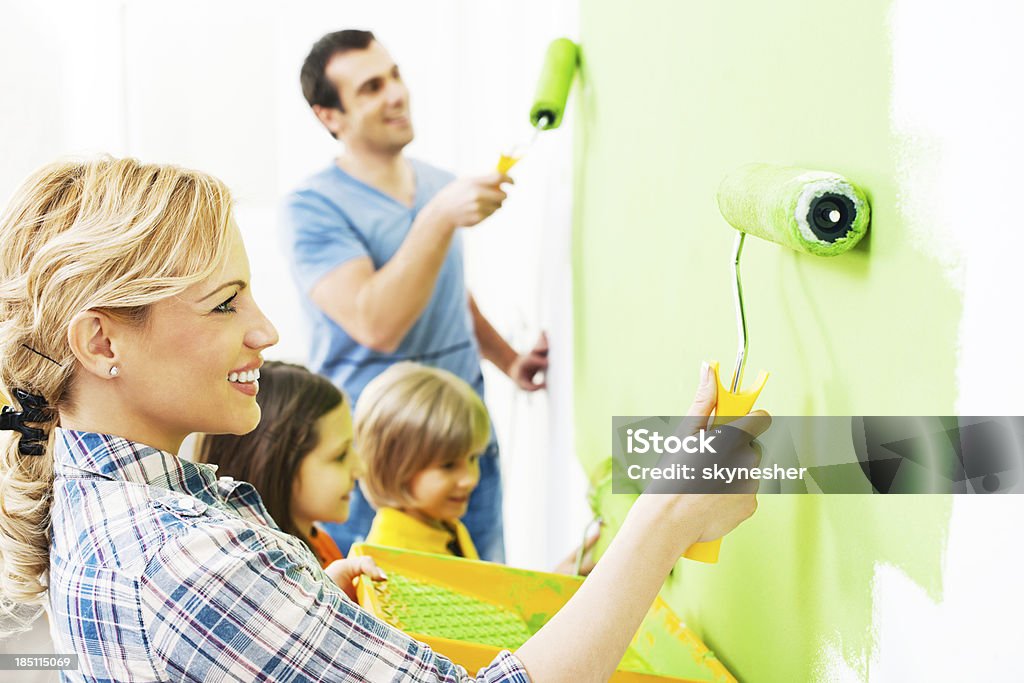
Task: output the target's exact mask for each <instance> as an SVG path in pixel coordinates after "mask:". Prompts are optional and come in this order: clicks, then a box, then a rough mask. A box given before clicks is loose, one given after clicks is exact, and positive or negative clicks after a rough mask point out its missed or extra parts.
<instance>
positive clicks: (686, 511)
mask: <svg viewBox="0 0 1024 683" xmlns="http://www.w3.org/2000/svg"><path fill="white" fill-rule="evenodd" d="M717 398H718V387H717V383H716V382H715V381H714V373H712V372H711V369H710V368H709V367H708V366H707V364H705V365H704V367H703V369H702V376H701V384H700V386H699V387H698V389H697V394H696V396H695V397H694V399H693V403H692V404H691V405H690V409H689V410H688V411H687V415H689V416H690V418H691V419H690V420H689V421H688V422H687V423H686V425H685V426H684V428H683V429H682V430H681V432H680V433H679V435H680V436H683V432H685V435H687V436H689V435H690V434H697V433H698V432H699V431H700V430H701V429H704V428H706V427H707V425H708V423H709V421H710V420H709V418H710V417H711V414H712V412H714V409H715V402H716V399H717ZM770 425H771V418H770V417H769V416H768V413H766V412H764V411H763V410H757V411H754V412H752V413H749V414H748V415H745V416H743V417H741V418H739V419H736V420H734V421H732V422H730V423H729V424H728V426H726V427H724V428H722V431H723V433H722V434H720V435H718V441H716V443H715V445H716V446H717V451H718V452H717V454H716V455H715V458H716V460H717V461H718V462H719V463H728V464H729V465H739V466H743V467H756V466H757V463H758V460H759V455H758V452H757V450H756V449H755V447H754V446H753V445H752V443H751V442H752V441H753V440H754V439H755V438H757V436H758V435H759V434H761V433H763V432H764V431H765V430H766V429H768V427H769V426H770ZM701 457H703V456H701ZM758 483H759V482H758V481H756V480H751V479H743V480H741V481H738V482H734V483H732V484H730V485H729V487H728V493H697V492H695V493H680V489H679V483H678V482H674V483H669V482H655V484H654V485H653V486H650V487H648V489H647V492H646V493H645V494H644V495H642V496H640V499H639V500H637V502H636V504H635V505H634V506H633V508H634V511H635V512H636V514H637V515H639V516H640V517H641V518H642V519H644V520H645V521H644V522H642V523H643V524H645V525H649V526H650V528H651V529H652V530H656V529H661V530H665V529H666V526H673V527H676V528H678V529H681V530H684V531H685V532H686V533H683V534H681V535H678V536H673V538H672V540H671V541H670V542H676V541H678V543H679V544H681V547H680V548H679V549H678V550H679V554H682V553H683V552H685V551H686V549H687V548H688V547H689V546H690V545H691V544H692V543H696V542H706V541H713V540H715V539H716V538H721V537H722V536H724V535H725V534H727V533H729V532H730V531H732V530H733V529H734V528H736V526H738V525H739V524H740V523H741V522H742V521H743V520H745V519H747V518H748V517H750V516H751V515H752V514H754V510H756V509H757V499H756V497H755V495H754V494H755V492H756V491H757V485H758ZM705 490H706V489H705ZM631 514H633V511H631ZM652 537H657V534H656V533H655V534H652Z"/></svg>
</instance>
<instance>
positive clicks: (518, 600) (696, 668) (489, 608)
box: [350, 543, 736, 683]
mask: <svg viewBox="0 0 1024 683" xmlns="http://www.w3.org/2000/svg"><path fill="white" fill-rule="evenodd" d="M362 555H368V556H370V557H372V558H373V559H374V561H375V562H376V563H377V565H378V566H379V567H380V568H381V569H383V570H384V571H385V572H386V573H387V575H388V580H387V581H383V582H374V581H367V580H360V581H359V582H358V586H357V593H358V597H359V604H360V605H361V606H362V607H363V608H364V609H366V610H367V611H369V612H371V613H373V614H374V615H376V616H377V617H378V618H380V619H383V620H384V621H387V622H388V623H390V624H392V625H393V626H396V627H398V628H401V629H402V630H404V631H406V632H407V633H408V634H409V635H411V636H412V637H413V638H416V639H417V640H419V641H422V642H424V643H426V644H427V645H430V646H431V647H432V648H433V649H434V650H435V651H436V652H439V653H441V654H443V655H445V656H446V657H448V658H449V659H451V660H452V661H454V662H455V663H457V664H461V665H462V666H464V667H465V668H466V670H467V671H469V672H471V673H474V672H476V671H478V670H479V669H480V668H481V667H484V666H487V665H488V664H490V663H491V662H492V661H493V660H494V658H495V657H496V656H497V655H498V652H500V651H501V650H503V649H508V650H512V651H515V650H516V649H517V648H518V647H519V646H520V645H522V644H523V642H525V640H526V639H527V638H529V637H530V636H531V635H532V634H534V633H536V632H537V631H538V630H539V629H540V627H541V626H543V625H544V624H545V623H546V622H547V620H548V619H550V618H551V617H552V616H553V615H554V614H555V612H557V611H558V610H559V609H560V608H561V607H562V605H564V604H565V603H566V602H567V601H568V600H569V598H570V597H572V595H573V593H575V592H576V590H577V589H578V588H579V587H580V585H581V584H582V583H583V579H582V578H579V577H575V576H566V575H563V574H549V573H547V572H537V571H531V570H527V569H516V568H514V567H508V566H505V565H502V564H494V563H491V562H478V561H474V560H465V559H462V558H458V557H451V556H448V555H432V554H429V553H420V552H414V551H411V550H399V549H396V548H385V547H382V546H374V545H368V544H365V543H359V544H356V545H354V546H352V550H351V553H350V556H352V557H358V556H362ZM611 680H612V681H614V682H615V683H655V682H656V681H676V682H679V681H713V682H714V683H735V681H736V679H735V678H733V677H732V675H730V674H729V672H728V671H727V670H726V669H725V667H724V666H723V665H722V663H721V662H719V661H718V659H717V658H716V657H715V656H714V654H713V653H712V652H711V651H710V650H708V648H707V647H706V646H705V645H704V643H702V642H701V640H700V639H699V638H698V637H697V635H696V634H695V633H694V632H693V631H691V630H690V629H688V628H687V627H686V626H685V625H684V624H683V623H682V622H681V621H680V620H679V618H678V617H677V616H676V615H675V613H674V612H672V609H671V608H670V607H669V606H668V604H667V603H666V602H665V601H664V600H662V599H661V598H660V597H659V598H658V599H657V600H656V602H655V603H654V605H653V606H652V607H651V610H650V612H648V614H647V617H646V618H645V619H644V622H643V624H641V626H640V629H639V630H638V631H637V633H636V635H635V636H634V637H633V641H632V643H631V644H630V647H629V650H627V652H626V656H625V657H623V659H622V662H621V663H620V664H619V668H618V670H617V671H616V673H615V675H613V676H612V678H611Z"/></svg>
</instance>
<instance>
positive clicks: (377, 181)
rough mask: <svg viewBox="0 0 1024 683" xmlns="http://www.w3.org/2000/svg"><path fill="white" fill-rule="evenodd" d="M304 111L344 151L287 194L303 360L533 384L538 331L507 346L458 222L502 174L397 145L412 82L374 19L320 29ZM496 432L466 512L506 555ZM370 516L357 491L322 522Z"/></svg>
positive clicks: (497, 556) (353, 525)
mask: <svg viewBox="0 0 1024 683" xmlns="http://www.w3.org/2000/svg"><path fill="white" fill-rule="evenodd" d="M300 80H301V83H302V92H303V95H304V96H305V98H306V101H307V102H308V103H309V105H310V107H311V108H312V109H313V113H314V114H316V117H317V118H318V119H319V120H320V122H321V123H322V124H323V125H324V127H325V128H327V130H328V131H329V132H330V133H331V135H332V136H333V137H334V138H335V139H337V140H340V141H341V142H342V143H344V152H343V153H342V154H341V156H339V157H338V158H337V159H335V160H334V162H333V163H331V165H330V166H328V167H327V168H325V169H323V170H322V171H320V172H319V173H316V174H315V175H313V176H312V177H310V178H308V179H307V180H306V181H305V182H304V183H303V184H302V185H301V186H300V187H299V188H298V189H296V190H295V191H294V192H293V193H292V194H291V195H289V196H288V199H287V201H286V205H285V212H284V235H285V245H286V248H287V250H288V253H289V255H290V258H291V265H292V273H293V276H294V278H295V280H296V282H297V283H298V286H299V289H300V291H301V292H302V296H303V308H304V310H305V314H306V317H307V319H308V320H309V321H310V323H311V327H312V339H313V342H312V350H311V354H310V366H311V368H312V369H313V370H314V371H316V372H319V373H321V374H323V375H325V376H327V377H330V378H331V379H332V380H333V381H334V382H335V383H336V384H338V385H340V386H341V387H342V388H344V389H345V391H346V392H347V393H348V394H349V396H350V397H351V398H352V400H353V401H357V400H358V398H359V394H360V393H361V392H362V390H363V387H365V386H366V384H367V383H368V382H369V381H370V380H371V379H373V378H374V377H376V376H377V375H378V374H380V372H381V371H383V370H384V368H386V367H388V365H390V364H392V363H396V362H398V361H401V360H414V361H418V362H421V363H426V364H429V365H433V366H437V367H440V368H444V369H446V370H449V371H451V372H453V373H455V374H456V375H458V376H459V377H461V378H462V379H464V380H466V381H467V382H469V383H470V384H471V385H472V386H473V387H474V388H475V389H476V391H477V392H478V393H479V394H480V395H481V397H482V396H483V393H484V383H483V375H482V374H481V372H480V357H481V356H483V357H484V358H486V359H487V360H489V361H491V362H492V363H494V364H495V365H496V366H497V367H499V368H500V369H501V370H503V371H504V372H505V374H507V375H508V376H509V377H510V378H512V380H513V381H515V382H516V384H517V385H518V386H520V387H522V388H523V389H525V390H527V391H536V390H537V389H541V388H543V386H544V384H543V381H542V380H541V378H540V377H539V373H542V372H543V371H544V370H546V369H547V340H546V338H545V337H544V335H541V338H540V339H539V340H538V342H537V344H536V346H535V347H534V348H533V349H532V350H531V351H530V352H528V353H525V354H518V353H516V352H515V351H514V350H513V349H512V348H511V347H510V346H509V345H508V343H506V342H505V340H504V339H503V338H502V337H501V335H500V334H498V332H497V331H496V330H495V329H494V328H493V327H492V326H491V324H490V323H489V322H487V319H486V318H484V316H483V315H482V314H481V313H480V310H479V309H478V308H477V306H476V303H475V302H474V301H473V297H472V296H471V295H470V294H469V292H468V291H467V290H466V286H465V282H464V277H463V265H462V241H461V238H460V236H459V233H458V228H460V227H470V226H473V225H476V224H477V223H479V222H480V221H482V220H484V219H485V218H487V217H488V216H490V215H491V214H492V213H494V212H495V211H497V210H498V208H499V207H500V206H501V203H502V201H504V199H505V192H504V191H503V190H502V189H501V185H502V184H503V183H506V182H511V179H510V178H508V177H507V176H505V175H503V174H500V173H496V172H495V173H490V174H488V175H485V176H481V177H475V178H460V179H455V178H454V177H453V176H452V175H451V174H450V173H448V172H446V171H442V170H440V169H438V168H434V167H433V166H430V165H429V164H425V163H423V162H421V161H417V160H415V159H410V158H408V157H406V156H405V155H404V154H403V150H404V148H405V146H406V145H408V144H409V143H410V142H412V139H413V128H412V122H411V119H410V112H409V91H408V89H407V88H406V86H405V84H404V83H403V82H402V79H401V76H400V74H399V70H398V67H397V66H396V65H395V63H394V60H393V59H392V58H391V56H390V55H389V54H388V52H387V50H385V49H384V47H383V46H382V45H381V44H380V43H378V42H377V41H376V39H375V38H374V36H373V34H372V33H370V32H369V31H353V30H348V31H338V32H335V33H329V34H327V35H326V36H324V37H323V38H321V39H320V40H319V41H317V43H316V44H315V45H313V48H312V50H311V51H310V53H309V55H308V56H307V57H306V61H305V62H304V63H303V65H302V72H301V77H300ZM497 458H498V445H497V442H496V440H495V437H494V433H493V431H492V433H491V443H490V444H489V445H488V448H487V451H486V453H485V454H484V456H483V457H481V459H480V483H479V485H478V486H477V488H476V490H475V491H474V492H473V495H472V496H471V498H470V502H469V511H468V512H467V514H466V517H465V518H464V519H463V521H464V523H465V524H466V527H467V528H468V529H469V532H470V534H471V536H472V537H473V542H474V544H475V545H476V546H477V549H478V551H479V553H480V556H481V557H482V558H483V559H485V560H491V561H499V562H500V561H502V560H503V559H504V537H503V533H502V518H501V475H500V471H499V467H498V461H497ZM372 519H373V510H372V509H371V508H370V506H369V505H368V503H367V502H366V500H365V498H364V497H363V496H362V494H361V492H359V490H358V489H357V490H356V491H355V492H354V493H353V498H352V503H351V514H350V517H349V521H348V522H346V523H345V524H344V525H328V528H329V529H330V531H331V534H332V536H334V537H335V540H337V541H338V545H339V546H340V547H341V549H342V552H344V553H346V554H347V553H348V547H349V545H350V544H351V543H352V542H354V541H356V540H358V539H360V538H362V537H364V536H365V535H366V533H367V532H368V531H369V528H370V522H371V521H372Z"/></svg>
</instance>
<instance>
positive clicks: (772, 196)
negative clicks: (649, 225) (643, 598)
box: [684, 164, 871, 562]
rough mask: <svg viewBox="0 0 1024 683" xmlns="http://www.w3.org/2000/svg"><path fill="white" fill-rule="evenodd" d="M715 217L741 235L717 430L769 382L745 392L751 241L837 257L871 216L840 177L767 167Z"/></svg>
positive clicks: (694, 555) (702, 557) (751, 167)
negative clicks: (729, 369)
mask: <svg viewBox="0 0 1024 683" xmlns="http://www.w3.org/2000/svg"><path fill="white" fill-rule="evenodd" d="M718 209H719V211H721V213H722V217H723V218H725V220H726V221H727V222H728V223H729V225H731V226H732V227H734V228H736V229H737V230H738V231H739V234H738V235H737V236H736V242H735V245H734V247H733V257H732V262H733V269H734V271H735V280H734V286H733V294H734V298H735V303H736V328H737V330H738V333H739V348H738V349H737V352H736V365H735V368H734V369H733V374H732V381H731V382H730V385H729V387H728V388H726V387H725V386H724V385H723V384H722V380H721V377H720V374H719V369H718V363H717V362H716V363H712V364H711V367H712V369H713V370H714V373H715V381H716V382H717V383H718V402H717V404H716V407H715V415H716V418H715V424H721V423H722V422H727V421H728V420H729V419H733V418H736V417H740V416H742V415H746V414H747V413H748V412H750V410H751V408H753V407H754V402H755V401H756V400H757V397H758V395H759V394H760V393H761V390H762V389H763V388H764V385H765V382H767V381H768V373H766V372H762V373H761V374H760V376H759V377H758V378H757V381H756V382H754V385H753V386H752V387H751V388H749V389H746V390H743V389H741V386H742V383H743V369H744V366H745V365H746V360H747V350H748V347H749V343H750V340H749V338H748V336H747V321H746V316H745V315H744V310H743V287H742V284H741V282H740V255H741V254H742V253H743V241H744V238H745V237H746V235H748V234H750V235H754V236H756V237H760V238H761V239H765V240H768V241H769V242H775V243H777V244H781V245H782V246H784V247H789V248H790V249H794V250H796V251H803V252H806V253H808V254H814V255H816V256H837V255H839V254H842V253H843V252H845V251H849V250H850V249H852V248H853V247H854V246H855V245H856V244H857V242H859V241H860V240H861V238H862V237H864V233H865V232H867V229H868V222H869V221H870V214H871V209H870V205H869V204H868V200H867V197H866V196H865V194H864V192H863V191H862V190H860V189H859V188H857V187H856V186H855V185H854V184H853V183H851V182H849V181H848V180H846V179H845V178H843V177H842V176H841V175H838V174H836V173H828V172H825V171H810V170H807V169H803V168H790V167H784V166H772V165H770V164H748V165H746V166H742V167H740V168H738V169H736V170H735V171H733V172H732V173H729V174H728V175H727V176H726V177H725V179H724V180H723V181H722V184H721V185H720V186H719V188H718ZM720 546H721V539H719V540H717V541H712V542H710V543H698V544H696V545H694V546H692V547H691V548H689V549H688V550H687V551H686V553H684V557H687V558H689V559H691V560H699V561H701V562H717V561H718V551H719V548H720Z"/></svg>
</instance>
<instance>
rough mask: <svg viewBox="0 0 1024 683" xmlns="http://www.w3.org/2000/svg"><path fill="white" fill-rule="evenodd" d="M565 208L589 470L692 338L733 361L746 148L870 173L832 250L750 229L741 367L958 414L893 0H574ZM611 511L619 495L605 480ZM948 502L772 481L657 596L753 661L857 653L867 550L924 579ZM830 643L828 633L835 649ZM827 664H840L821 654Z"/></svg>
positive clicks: (805, 406) (794, 386) (862, 634)
mask: <svg viewBox="0 0 1024 683" xmlns="http://www.w3.org/2000/svg"><path fill="white" fill-rule="evenodd" d="M581 3H582V5H581V14H580V19H581V28H580V38H581V49H582V60H583V66H582V73H581V82H582V88H581V89H580V90H579V92H578V95H579V96H578V98H577V108H576V110H577V113H578V117H579V126H578V129H577V152H576V156H577V164H576V171H577V188H576V206H577V216H576V227H575V246H574V258H575V264H574V267H575V275H574V278H575V282H574V287H575V300H574V306H575V315H576V349H575V358H576V368H575V374H576V411H577V413H576V427H577V442H578V448H579V454H580V459H581V461H582V462H583V464H584V466H585V467H586V468H587V469H588V471H591V472H593V471H594V470H595V469H596V466H597V463H598V462H600V461H601V460H602V459H603V458H604V457H606V456H607V455H608V454H609V452H610V448H611V445H610V439H609V437H610V431H611V430H610V425H611V422H610V420H611V416H612V415H642V414H647V415H669V414H678V413H680V412H682V411H683V410H685V408H686V406H688V405H689V402H690V400H691V398H692V394H693V391H694V390H695V388H696V385H697V380H698V370H699V368H700V362H701V360H703V359H718V360H720V361H722V363H723V366H724V367H731V364H732V360H733V357H734V353H735V346H736V332H735V326H734V318H733V308H732V295H731V266H730V255H731V246H732V242H733V238H734V235H735V232H734V231H733V230H732V228H730V227H729V226H728V225H726V224H725V222H724V221H723V220H722V218H721V216H720V215H719V213H718V210H717V206H716V204H715V192H716V189H717V186H718V183H719V181H720V180H721V178H722V177H723V176H724V174H725V173H726V172H728V171H729V170H731V169H733V168H735V167H737V166H739V165H741V164H744V163H747V162H751V161H764V162H770V163H778V164H786V165H796V166H803V167H807V168H816V169H825V170H830V171H836V172H839V173H842V174H844V175H846V176H847V177H848V178H850V179H851V180H853V181H854V182H855V183H857V184H858V185H860V186H861V187H863V188H865V189H866V190H867V192H868V194H869V197H870V200H871V203H872V227H871V230H870V232H869V234H868V238H867V239H865V241H864V242H863V243H862V244H861V245H859V246H858V248H857V249H855V250H854V251H853V252H851V253H848V254H846V255H844V256H840V257H838V258H835V259H824V258H816V257H813V256H808V255H804V254H796V253H793V252H790V251H787V250H785V249H783V248H781V247H779V246H777V245H774V244H770V243H767V242H762V241H759V240H756V239H748V240H747V246H746V248H745V251H744V257H743V276H744V283H745V289H746V293H747V297H746V301H747V313H748V324H749V328H750V336H751V347H750V360H749V363H748V366H747V367H748V373H747V374H748V377H751V378H752V377H754V376H755V373H756V372H757V371H758V370H761V369H764V370H768V371H770V372H771V373H772V376H771V379H770V380H769V382H768V386H767V388H766V389H765V391H764V393H763V394H762V399H761V401H760V403H759V405H760V406H761V407H764V408H766V409H768V410H769V411H771V412H773V413H775V414H778V415H857V414H861V415H886V414H913V415H929V414H930V415H949V414H953V408H954V401H955V398H956V384H955V369H956V340H957V327H958V323H959V318H960V312H961V303H960V297H959V295H958V294H957V292H956V291H955V290H954V289H953V288H952V287H951V286H950V284H949V279H948V278H947V277H946V275H945V274H944V273H943V272H942V270H941V269H940V267H939V266H938V265H937V264H936V263H934V262H933V260H932V259H931V258H930V257H929V256H928V250H927V249H926V248H925V247H924V246H922V244H921V243H920V241H921V240H922V239H926V238H927V236H922V235H919V234H916V235H912V234H910V233H909V232H908V230H906V229H905V227H904V225H905V222H906V221H905V218H906V217H905V216H903V215H902V214H901V210H900V198H901V195H902V193H906V192H911V191H912V188H911V187H909V185H908V181H905V180H904V181H901V180H899V177H900V169H901V168H904V167H905V166H903V165H902V162H903V161H905V160H903V159H901V158H900V156H899V154H900V153H899V150H900V149H901V148H902V147H901V145H902V143H903V142H904V141H901V140H899V139H898V138H897V136H896V135H895V134H894V132H893V131H892V129H891V126H890V117H889V106H890V101H889V89H890V69H891V55H890V44H889V40H890V39H889V33H888V21H887V16H888V12H889V4H890V3H889V2H886V1H883V0H864V1H863V2H859V3H855V4H851V3H849V2H842V1H840V0H827V1H825V0H823V1H820V2H815V3H808V2H806V1H805V0H778V1H776V2H771V3H764V2H754V1H753V0H747V1H745V2H739V1H736V0H719V1H718V2H693V1H682V0H660V1H659V0H638V1H634V2H629V3H625V2H618V3H615V2H607V1H606V0H581ZM600 506H601V508H602V511H603V512H604V513H605V514H606V516H608V517H610V527H611V528H612V529H614V528H616V527H617V525H618V523H619V521H620V519H621V516H622V515H623V514H624V511H625V509H626V508H627V506H628V501H623V500H617V499H616V498H615V497H609V496H604V497H602V500H601V501H600ZM949 513H950V501H949V499H948V498H945V497H940V496H915V497H896V496H893V497H881V496H874V497H861V496H829V497H819V496H802V497H788V496H762V497H761V499H760V509H759V511H758V513H757V515H756V516H755V517H754V518H753V519H752V520H751V521H749V522H747V523H746V524H744V525H743V526H742V527H741V528H740V529H738V530H737V531H736V532H734V533H733V534H731V535H730V536H729V537H728V538H727V539H726V541H725V544H724V546H723V550H722V560H721V562H720V563H719V564H717V565H713V566H703V565H700V564H698V563H691V562H682V563H680V565H678V566H677V568H676V571H675V572H674V574H673V576H672V577H671V578H670V580H669V582H668V584H667V585H666V589H665V593H664V595H665V596H666V597H667V598H668V599H669V600H670V601H671V603H672V604H673V606H674V607H675V608H676V609H677V610H678V612H679V613H680V614H681V615H683V616H684V618H685V619H686V620H687V622H688V624H689V626H690V627H691V628H693V629H695V630H696V631H697V632H698V633H700V634H701V636H702V637H703V638H704V639H705V641H706V642H707V643H708V645H709V646H710V647H711V648H712V649H713V650H714V651H715V652H716V653H717V654H718V656H719V658H720V659H722V661H723V662H725V664H726V665H727V666H728V667H729V668H730V670H732V671H733V672H734V673H735V674H736V675H737V676H738V677H739V678H740V679H741V680H744V681H779V682H785V683H794V682H797V681H814V680H823V677H824V675H825V672H826V670H827V667H828V666H829V665H830V662H829V661H828V660H829V657H830V656H834V655H835V654H836V653H838V654H840V655H841V656H842V657H843V659H844V660H845V662H846V665H848V666H849V667H852V668H853V669H854V670H856V671H859V672H861V674H862V675H866V673H867V667H868V660H869V657H870V653H871V650H872V648H873V647H874V645H875V643H874V640H873V635H872V629H871V626H872V624H871V620H872V588H871V582H872V577H873V573H874V567H875V566H876V564H877V563H888V564H891V565H894V566H896V567H899V568H900V569H902V570H903V571H904V572H905V573H906V574H907V575H908V576H909V577H910V578H911V579H913V580H914V581H915V582H917V583H918V584H919V585H920V586H922V587H923V589H924V590H925V591H927V593H928V595H930V596H931V597H932V598H933V599H939V598H940V597H941V590H942V576H941V560H942V553H943V549H944V544H945V535H946V528H947V523H948V519H949ZM830 653H831V654H830ZM832 664H835V663H834V662H832Z"/></svg>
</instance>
